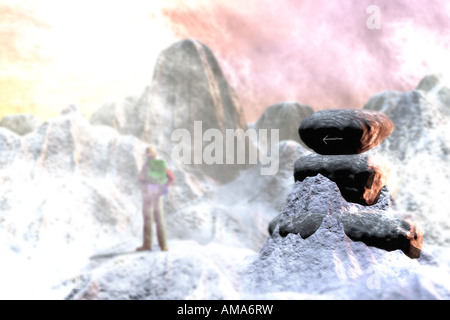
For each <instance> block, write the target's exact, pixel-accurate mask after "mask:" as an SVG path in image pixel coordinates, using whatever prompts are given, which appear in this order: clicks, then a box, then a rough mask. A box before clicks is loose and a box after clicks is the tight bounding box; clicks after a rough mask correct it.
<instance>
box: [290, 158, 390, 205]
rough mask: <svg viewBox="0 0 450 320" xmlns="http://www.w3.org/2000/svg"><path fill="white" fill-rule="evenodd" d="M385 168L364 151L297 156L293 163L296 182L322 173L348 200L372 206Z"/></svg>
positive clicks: (384, 179)
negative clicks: (331, 154) (347, 153)
mask: <svg viewBox="0 0 450 320" xmlns="http://www.w3.org/2000/svg"><path fill="white" fill-rule="evenodd" d="M385 171H386V169H385V168H384V167H383V166H381V165H377V164H374V161H373V160H372V158H371V157H369V156H368V155H367V154H356V155H333V156H326V155H319V154H310V155H307V156H302V157H300V158H299V159H298V160H297V161H296V162H295V164H294V178H295V181H303V180H304V179H305V178H306V177H313V176H316V175H317V174H319V173H320V174H321V175H323V176H325V177H327V178H328V179H330V180H331V181H333V182H335V183H336V184H337V186H338V188H339V190H340V192H341V194H342V197H343V198H344V199H345V200H347V201H348V202H353V203H359V204H362V205H373V204H374V203H376V202H377V201H378V198H379V197H380V192H381V188H382V187H383V186H384V185H385V183H386V174H385Z"/></svg>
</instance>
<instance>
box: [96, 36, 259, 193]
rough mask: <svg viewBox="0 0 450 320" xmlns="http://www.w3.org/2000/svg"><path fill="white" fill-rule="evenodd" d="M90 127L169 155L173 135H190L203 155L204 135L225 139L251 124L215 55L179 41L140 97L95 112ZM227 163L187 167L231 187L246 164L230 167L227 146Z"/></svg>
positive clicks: (242, 139) (190, 42)
mask: <svg viewBox="0 0 450 320" xmlns="http://www.w3.org/2000/svg"><path fill="white" fill-rule="evenodd" d="M194 121H200V122H201V125H202V128H201V130H200V131H201V132H200V134H201V135H202V136H194V135H195V131H194ZM91 123H93V124H100V125H109V126H112V127H114V128H117V129H118V131H119V132H120V133H122V134H130V135H134V136H136V137H138V138H139V139H141V140H143V141H145V142H147V143H150V144H153V145H155V146H157V147H158V149H159V150H164V151H165V152H167V153H169V154H170V153H171V151H172V149H173V147H174V146H175V145H177V144H179V143H181V142H180V141H172V134H173V133H174V131H175V130H177V129H180V130H186V132H187V133H188V134H189V135H190V138H191V141H182V142H183V143H185V146H186V149H188V148H190V150H191V153H192V152H193V150H194V143H193V141H194V139H200V141H201V147H202V150H203V148H204V147H205V146H207V145H208V144H210V143H211V142H209V141H203V139H202V138H203V133H204V132H205V131H206V130H208V129H217V130H219V132H220V133H221V134H222V135H223V136H224V137H225V135H226V130H227V129H232V130H237V129H239V130H242V131H243V132H245V131H246V130H247V123H246V120H245V116H244V113H243V110H242V107H241V105H240V103H239V100H238V98H237V96H236V94H235V92H234V90H233V88H232V87H231V86H230V85H229V83H228V81H227V80H226V78H225V76H224V74H223V72H222V69H221V68H220V65H219V63H218V61H217V59H216V58H215V56H214V54H213V53H212V51H211V50H210V48H208V47H207V46H206V45H204V44H202V43H201V42H199V41H197V40H192V39H186V40H183V41H179V42H176V43H175V44H173V45H171V46H170V47H169V48H167V49H166V50H164V51H163V52H162V53H161V54H160V56H159V57H158V59H157V61H156V65H155V69H154V73H153V78H152V82H151V84H150V86H149V87H147V88H145V90H144V92H143V93H142V95H141V96H138V97H129V98H127V99H126V100H125V101H124V102H122V103H109V104H106V105H104V106H103V107H102V108H100V109H99V110H98V111H97V112H95V113H94V114H93V116H92V118H91ZM236 140H237V141H236V143H235V148H233V150H232V151H233V152H234V154H235V155H236V153H237V152H245V153H246V155H247V154H248V148H250V147H251V145H252V144H251V143H248V142H245V137H244V136H243V135H238V136H237V138H236ZM241 142H242V143H244V145H245V144H246V143H248V144H247V148H246V150H244V151H242V150H238V148H237V145H238V143H241ZM223 145H224V150H221V151H223V155H224V157H223V163H224V164H211V165H209V164H204V163H202V164H193V163H194V159H193V157H191V163H192V164H184V165H185V166H186V167H192V168H191V170H198V171H199V172H201V173H203V174H205V175H206V176H208V177H209V178H212V179H214V180H215V181H216V182H217V183H221V184H223V183H226V182H230V181H231V180H233V179H234V178H236V177H237V175H238V173H239V171H240V170H243V169H247V168H248V165H247V164H248V161H247V162H246V164H237V161H235V162H234V164H233V165H230V164H225V163H226V151H227V150H226V148H225V145H226V143H225V142H224V143H223Z"/></svg>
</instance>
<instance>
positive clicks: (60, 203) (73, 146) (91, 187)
mask: <svg viewBox="0 0 450 320" xmlns="http://www.w3.org/2000/svg"><path fill="white" fill-rule="evenodd" d="M0 145H1V148H0V149H1V151H0V152H1V157H0V158H1V159H2V161H1V163H0V181H1V184H2V192H1V194H0V203H1V205H0V216H1V217H2V221H3V223H1V224H0V229H1V232H0V234H1V236H0V246H1V249H5V248H6V249H11V250H13V251H15V252H21V253H22V254H23V255H27V254H29V253H30V252H32V251H33V250H35V249H39V250H42V251H46V250H52V249H51V248H54V250H56V251H61V252H58V253H60V254H63V253H65V252H67V248H68V247H70V248H71V250H70V252H72V253H73V254H74V255H76V254H78V253H80V250H81V251H84V253H85V254H89V253H91V252H95V250H96V249H98V248H101V247H102V246H105V245H108V246H111V245H112V246H114V245H117V244H118V243H120V242H127V241H130V240H132V239H134V237H135V236H134V234H135V233H136V232H139V228H138V225H139V224H138V223H137V221H136V219H135V216H136V215H137V214H139V212H140V194H139V192H136V191H139V184H138V180H136V177H137V176H136V175H137V174H138V170H139V169H138V168H139V166H140V163H141V162H142V161H143V159H142V155H143V152H144V149H145V146H144V144H143V143H141V142H140V141H139V140H138V139H136V138H134V137H131V136H120V135H118V134H117V133H116V132H114V130H113V129H111V128H107V127H91V126H90V124H89V123H88V121H87V120H86V119H84V118H83V117H82V116H81V115H80V114H79V113H76V112H75V113H69V114H67V115H64V116H60V117H58V118H55V119H53V120H51V121H48V122H45V123H44V124H43V125H41V126H40V127H39V128H38V129H37V130H35V131H34V132H32V133H31V134H28V135H26V136H24V137H20V136H17V135H15V134H13V133H11V132H9V131H6V130H5V129H1V128H0ZM58 253H56V252H55V254H58Z"/></svg>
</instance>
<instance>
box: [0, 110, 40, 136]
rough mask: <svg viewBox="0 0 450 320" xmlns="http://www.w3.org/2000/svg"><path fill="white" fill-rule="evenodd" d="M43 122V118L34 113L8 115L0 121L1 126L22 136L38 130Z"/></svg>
mask: <svg viewBox="0 0 450 320" xmlns="http://www.w3.org/2000/svg"><path fill="white" fill-rule="evenodd" d="M41 124H42V122H41V120H39V118H38V117H36V116H35V115H32V114H13V115H7V116H4V117H3V119H2V121H0V127H3V128H6V129H9V130H11V131H12V132H15V133H17V134H18V135H21V136H23V135H26V134H28V133H30V132H32V131H34V130H36V129H37V127H39V126H40V125H41Z"/></svg>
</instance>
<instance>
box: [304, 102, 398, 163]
mask: <svg viewBox="0 0 450 320" xmlns="http://www.w3.org/2000/svg"><path fill="white" fill-rule="evenodd" d="M393 130H394V123H393V122H392V121H391V120H390V119H389V118H388V117H387V116H386V115H385V114H384V113H381V112H377V111H369V110H346V109H332V110H321V111H317V112H315V113H313V114H312V115H310V116H309V117H307V118H305V119H304V120H303V121H302V123H301V124H300V127H299V129H298V133H299V135H300V138H301V139H302V140H303V142H304V143H305V144H306V145H307V146H308V147H310V148H311V149H313V150H314V151H315V152H317V153H319V154H324V155H336V154H359V153H363V152H366V151H367V150H370V149H372V148H373V147H376V146H377V145H379V144H380V143H381V142H383V140H384V139H386V137H388V136H389V135H390V134H391V132H392V131H393Z"/></svg>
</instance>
